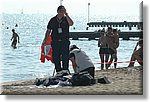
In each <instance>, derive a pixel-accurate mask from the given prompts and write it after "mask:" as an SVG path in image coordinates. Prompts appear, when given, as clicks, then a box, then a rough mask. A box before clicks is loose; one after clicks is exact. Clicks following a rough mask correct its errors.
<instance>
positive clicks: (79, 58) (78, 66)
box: [69, 45, 95, 79]
mask: <svg viewBox="0 0 150 102" xmlns="http://www.w3.org/2000/svg"><path fill="white" fill-rule="evenodd" d="M69 59H70V61H71V62H72V66H73V69H74V73H75V74H77V73H81V72H88V73H89V74H90V75H91V76H92V78H93V79H94V74H95V67H94V64H93V63H92V61H91V59H90V58H89V57H88V56H87V55H86V53H85V52H84V51H82V50H81V49H79V48H78V47H77V46H76V45H72V46H70V55H69Z"/></svg>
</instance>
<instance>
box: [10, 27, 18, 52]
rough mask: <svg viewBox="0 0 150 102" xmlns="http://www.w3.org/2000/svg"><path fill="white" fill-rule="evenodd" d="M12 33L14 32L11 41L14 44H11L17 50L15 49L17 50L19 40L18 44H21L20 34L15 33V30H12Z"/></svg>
mask: <svg viewBox="0 0 150 102" xmlns="http://www.w3.org/2000/svg"><path fill="white" fill-rule="evenodd" d="M12 32H13V35H12V38H11V41H12V40H13V41H12V44H11V46H12V47H13V48H14V49H15V48H17V47H16V45H17V38H18V43H20V42H19V36H18V34H17V33H16V32H15V29H12Z"/></svg>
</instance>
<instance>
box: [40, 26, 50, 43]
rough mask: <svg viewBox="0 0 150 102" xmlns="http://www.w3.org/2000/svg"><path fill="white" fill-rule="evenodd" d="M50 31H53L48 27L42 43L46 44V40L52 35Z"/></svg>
mask: <svg viewBox="0 0 150 102" xmlns="http://www.w3.org/2000/svg"><path fill="white" fill-rule="evenodd" d="M50 32H51V30H50V29H47V30H46V33H45V37H44V39H43V43H42V45H45V44H46V40H47V38H48V36H49V35H50Z"/></svg>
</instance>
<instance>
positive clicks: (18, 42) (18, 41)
mask: <svg viewBox="0 0 150 102" xmlns="http://www.w3.org/2000/svg"><path fill="white" fill-rule="evenodd" d="M17 37H18V43H20V38H19V35H18V34H17Z"/></svg>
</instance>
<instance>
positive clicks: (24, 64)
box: [0, 14, 138, 82]
mask: <svg viewBox="0 0 150 102" xmlns="http://www.w3.org/2000/svg"><path fill="white" fill-rule="evenodd" d="M1 16H2V19H1V20H2V23H3V24H4V25H1V41H0V43H1V49H0V55H1V59H0V61H1V64H0V69H1V73H0V78H1V79H0V82H7V81H15V80H22V79H34V78H36V77H44V76H48V75H52V73H53V70H54V65H53V64H52V63H51V62H48V61H46V62H45V63H41V62H40V60H39V59H40V51H41V49H40V47H41V43H42V40H43V37H44V35H45V31H46V26H47V23H48V21H49V19H50V18H51V17H52V16H53V15H39V14H34V15H31V14H23V15H21V14H3V15H1ZM72 18H73V20H74V27H75V28H76V29H75V30H73V27H71V28H70V30H71V31H84V30H85V29H86V22H87V21H86V18H85V17H84V16H81V15H80V16H76V17H72ZM99 19H100V20H99ZM92 20H93V21H94V20H95V21H112V20H113V21H125V20H126V21H138V17H132V16H131V17H122V18H121V17H120V18H118V17H113V16H112V17H106V18H105V17H102V18H98V17H97V18H96V17H95V18H91V21H92ZM15 24H18V27H15ZM7 27H9V29H6V28H7ZM12 28H15V29H16V32H17V33H18V34H19V36H20V44H18V45H17V49H12V48H11V47H10V45H11V41H10V39H11V37H12V32H11V29H12ZM98 29H99V28H98ZM121 29H122V30H127V29H128V28H121ZM90 30H92V31H94V30H97V28H90ZM134 30H136V28H134ZM137 40H138V38H135V39H132V40H128V41H125V40H122V39H120V46H119V48H118V61H123V62H124V61H129V60H130V57H131V54H132V52H133V49H134V47H135V45H136V43H137ZM97 43H98V42H97V40H91V41H88V40H87V39H79V40H71V44H76V45H77V46H79V47H80V48H81V49H82V50H84V51H85V52H86V53H87V55H88V56H89V57H90V58H91V59H92V61H93V63H94V64H95V67H96V69H97V70H99V69H100V65H99V64H96V63H98V62H100V58H99V54H98V51H99V48H98V47H97ZM70 64H71V63H70ZM136 65H138V64H137V63H136ZM127 66H128V63H123V64H118V67H127ZM70 70H71V72H72V71H73V70H72V67H71V66H70Z"/></svg>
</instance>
